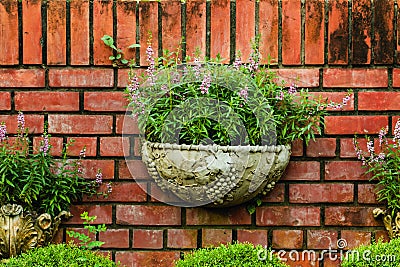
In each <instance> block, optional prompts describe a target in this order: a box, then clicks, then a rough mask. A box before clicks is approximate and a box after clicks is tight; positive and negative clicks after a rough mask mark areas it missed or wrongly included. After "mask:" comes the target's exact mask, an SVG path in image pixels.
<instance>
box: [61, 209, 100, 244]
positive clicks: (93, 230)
mask: <svg viewBox="0 0 400 267" xmlns="http://www.w3.org/2000/svg"><path fill="white" fill-rule="evenodd" d="M96 218H97V216H89V214H88V212H87V211H85V212H83V213H82V214H81V219H82V220H83V221H84V222H83V224H84V228H85V229H86V230H87V231H88V232H89V234H93V235H95V236H96V235H97V234H98V233H100V232H105V231H106V230H107V228H106V226H105V225H104V224H99V225H97V226H94V225H91V223H93V222H94V221H95V220H96ZM67 234H68V236H69V237H73V238H77V239H78V240H79V241H81V242H80V243H79V245H80V246H81V247H82V248H84V249H89V250H91V249H94V248H97V247H101V246H102V245H103V244H104V242H101V241H97V240H92V238H90V237H89V236H88V235H86V234H84V233H79V232H75V231H72V230H71V231H67Z"/></svg>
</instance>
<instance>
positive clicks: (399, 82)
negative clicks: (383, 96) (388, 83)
mask: <svg viewBox="0 0 400 267" xmlns="http://www.w3.org/2000/svg"><path fill="white" fill-rule="evenodd" d="M393 87H400V69H398V68H394V69H393Z"/></svg>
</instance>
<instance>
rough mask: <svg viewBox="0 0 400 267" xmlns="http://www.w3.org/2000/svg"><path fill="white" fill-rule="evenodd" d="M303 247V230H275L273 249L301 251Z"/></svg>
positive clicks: (273, 232)
mask: <svg viewBox="0 0 400 267" xmlns="http://www.w3.org/2000/svg"><path fill="white" fill-rule="evenodd" d="M302 246H303V231H302V230H273V231H272V248H274V249H281V248H285V249H299V248H301V247H302Z"/></svg>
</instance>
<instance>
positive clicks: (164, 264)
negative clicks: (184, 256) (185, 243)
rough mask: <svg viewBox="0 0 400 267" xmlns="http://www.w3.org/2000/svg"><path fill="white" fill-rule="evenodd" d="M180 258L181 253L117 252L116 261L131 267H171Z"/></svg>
mask: <svg viewBox="0 0 400 267" xmlns="http://www.w3.org/2000/svg"><path fill="white" fill-rule="evenodd" d="M179 258H180V253H179V251H117V252H116V253H115V261H117V262H118V261H120V262H121V265H122V266H124V265H125V266H130V267H144V266H154V267H171V266H174V264H175V262H176V261H177V260H178V259H179Z"/></svg>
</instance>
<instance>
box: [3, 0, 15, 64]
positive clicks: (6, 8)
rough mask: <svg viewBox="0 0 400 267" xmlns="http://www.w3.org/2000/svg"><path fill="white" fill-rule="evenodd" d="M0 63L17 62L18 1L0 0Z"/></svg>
mask: <svg viewBox="0 0 400 267" xmlns="http://www.w3.org/2000/svg"><path fill="white" fill-rule="evenodd" d="M0 29H1V30H0V40H1V42H0V51H1V53H0V65H16V64H18V56H19V53H18V2H17V1H7V2H5V1H1V2H0Z"/></svg>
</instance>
